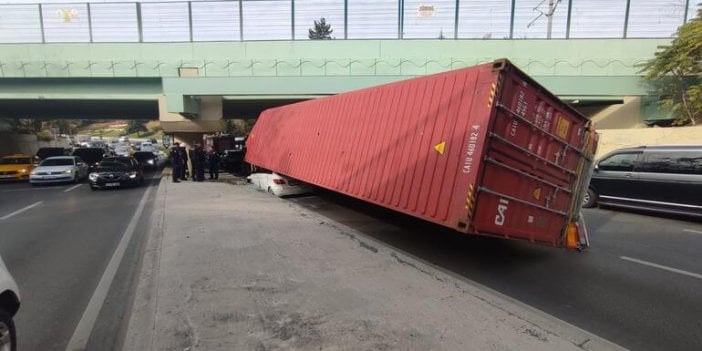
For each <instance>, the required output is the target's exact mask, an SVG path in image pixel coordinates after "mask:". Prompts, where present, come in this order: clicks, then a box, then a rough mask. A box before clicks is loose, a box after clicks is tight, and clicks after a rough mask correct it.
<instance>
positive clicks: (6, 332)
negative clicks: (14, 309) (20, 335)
mask: <svg viewBox="0 0 702 351" xmlns="http://www.w3.org/2000/svg"><path fill="white" fill-rule="evenodd" d="M16 350H17V334H16V331H15V323H14V322H13V321H12V317H10V315H9V314H8V313H7V312H6V311H4V310H0V351H16Z"/></svg>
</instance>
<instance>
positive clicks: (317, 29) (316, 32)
mask: <svg viewBox="0 0 702 351" xmlns="http://www.w3.org/2000/svg"><path fill="white" fill-rule="evenodd" d="M333 31H334V30H333V29H331V24H327V20H325V19H324V17H322V18H320V19H319V21H314V29H312V28H310V35H309V38H310V39H312V40H325V39H333V38H332V37H331V34H332V32H333Z"/></svg>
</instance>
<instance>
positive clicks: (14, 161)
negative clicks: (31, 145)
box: [0, 157, 32, 165]
mask: <svg viewBox="0 0 702 351" xmlns="http://www.w3.org/2000/svg"><path fill="white" fill-rule="evenodd" d="M30 163H32V160H31V159H30V158H29V157H3V158H0V165H26V164H30Z"/></svg>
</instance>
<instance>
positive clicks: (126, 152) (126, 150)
mask: <svg viewBox="0 0 702 351" xmlns="http://www.w3.org/2000/svg"><path fill="white" fill-rule="evenodd" d="M114 153H115V155H117V156H125V157H129V156H132V155H134V149H133V148H132V147H131V146H130V145H129V144H123V145H118V146H115V148H114Z"/></svg>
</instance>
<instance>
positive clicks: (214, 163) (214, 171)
mask: <svg viewBox="0 0 702 351" xmlns="http://www.w3.org/2000/svg"><path fill="white" fill-rule="evenodd" d="M207 163H208V167H207V168H208V169H209V171H210V180H211V179H219V154H218V153H217V150H215V149H214V148H212V149H210V153H209V154H208V155H207Z"/></svg>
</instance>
